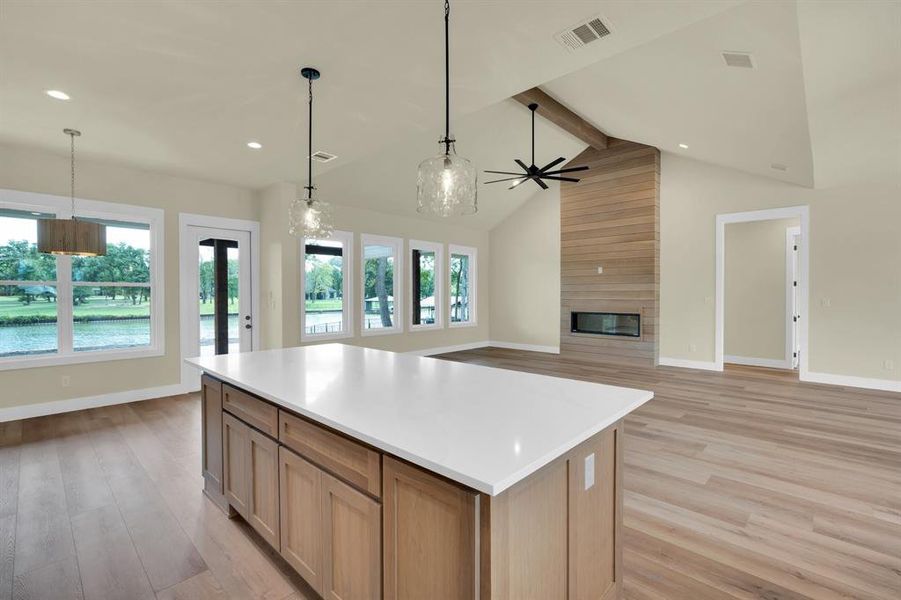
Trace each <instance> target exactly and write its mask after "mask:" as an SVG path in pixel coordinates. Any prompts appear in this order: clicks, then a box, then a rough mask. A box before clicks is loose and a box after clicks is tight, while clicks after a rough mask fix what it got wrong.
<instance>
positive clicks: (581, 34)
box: [554, 16, 610, 52]
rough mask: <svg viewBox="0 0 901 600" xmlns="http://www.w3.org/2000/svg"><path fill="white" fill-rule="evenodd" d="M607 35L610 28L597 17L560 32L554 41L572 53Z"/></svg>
mask: <svg viewBox="0 0 901 600" xmlns="http://www.w3.org/2000/svg"><path fill="white" fill-rule="evenodd" d="M608 35H610V28H609V27H608V26H607V25H605V24H604V21H603V20H602V19H601V17H600V16H597V17H593V18H591V19H588V20H587V21H583V22H581V23H579V24H578V25H575V26H574V27H570V28H568V29H565V30H563V31H561V32H560V33H558V34H557V35H555V36H554V39H556V40H557V42H559V43H560V45H562V46H563V47H564V48H566V49H567V50H569V51H570V52H574V51H576V50H578V49H580V48H584V47H585V46H586V45H588V44H590V43H592V42H596V41H598V40H599V39H601V38H603V37H607V36H608Z"/></svg>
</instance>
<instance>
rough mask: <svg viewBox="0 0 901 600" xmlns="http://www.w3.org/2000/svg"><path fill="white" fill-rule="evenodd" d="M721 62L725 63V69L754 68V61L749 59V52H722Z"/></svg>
mask: <svg viewBox="0 0 901 600" xmlns="http://www.w3.org/2000/svg"><path fill="white" fill-rule="evenodd" d="M723 60H724V61H726V66H727V67H738V68H740V69H753V68H754V60H753V59H752V58H751V53H750V52H723Z"/></svg>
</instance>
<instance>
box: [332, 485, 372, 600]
mask: <svg viewBox="0 0 901 600" xmlns="http://www.w3.org/2000/svg"><path fill="white" fill-rule="evenodd" d="M381 547H382V523H381V507H380V506H379V504H378V503H376V502H374V501H373V500H371V499H370V498H368V497H367V496H365V495H364V494H362V493H360V492H358V491H357V490H355V489H353V488H352V487H350V486H348V485H346V484H345V483H342V482H341V481H338V480H337V479H335V478H334V477H332V476H331V475H328V474H327V473H322V551H323V592H324V593H323V596H324V597H325V598H326V600H371V599H373V598H376V599H377V598H381V596H382V593H381V592H382V583H381V582H382V551H381Z"/></svg>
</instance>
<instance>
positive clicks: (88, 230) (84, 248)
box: [37, 129, 106, 256]
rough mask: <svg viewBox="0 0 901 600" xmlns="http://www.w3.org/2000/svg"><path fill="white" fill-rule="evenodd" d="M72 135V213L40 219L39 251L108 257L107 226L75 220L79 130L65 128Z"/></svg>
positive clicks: (70, 139)
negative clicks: (66, 215) (76, 161)
mask: <svg viewBox="0 0 901 600" xmlns="http://www.w3.org/2000/svg"><path fill="white" fill-rule="evenodd" d="M63 133H65V134H66V135H67V136H69V157H70V163H69V164H70V167H71V168H70V173H71V179H70V183H71V187H70V199H71V209H70V210H71V214H70V217H69V218H68V219H38V222H37V226H38V232H37V233H38V252H42V253H44V254H58V255H69V256H103V255H104V254H106V226H105V225H102V224H101V223H95V222H94V221H83V220H80V219H77V218H75V138H76V137H78V136H80V135H81V132H80V131H78V130H77V129H63Z"/></svg>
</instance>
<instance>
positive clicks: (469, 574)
mask: <svg viewBox="0 0 901 600" xmlns="http://www.w3.org/2000/svg"><path fill="white" fill-rule="evenodd" d="M382 472H383V474H384V484H383V486H382V493H383V496H384V502H385V504H384V510H385V545H384V547H385V599H386V600H419V599H420V598H447V599H457V598H459V599H461V600H462V599H464V598H465V599H469V598H472V597H473V596H474V594H475V498H476V496H475V495H474V494H473V493H470V492H467V491H466V490H463V489H462V488H459V487H457V486H454V485H452V484H450V483H447V482H446V481H443V480H441V479H439V478H438V477H435V476H433V475H430V474H428V473H426V472H424V471H422V470H420V469H417V468H415V467H412V466H409V465H407V464H404V463H402V462H400V461H397V460H394V459H392V458H389V457H387V456H386V457H385V458H384V461H383V465H382Z"/></svg>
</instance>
